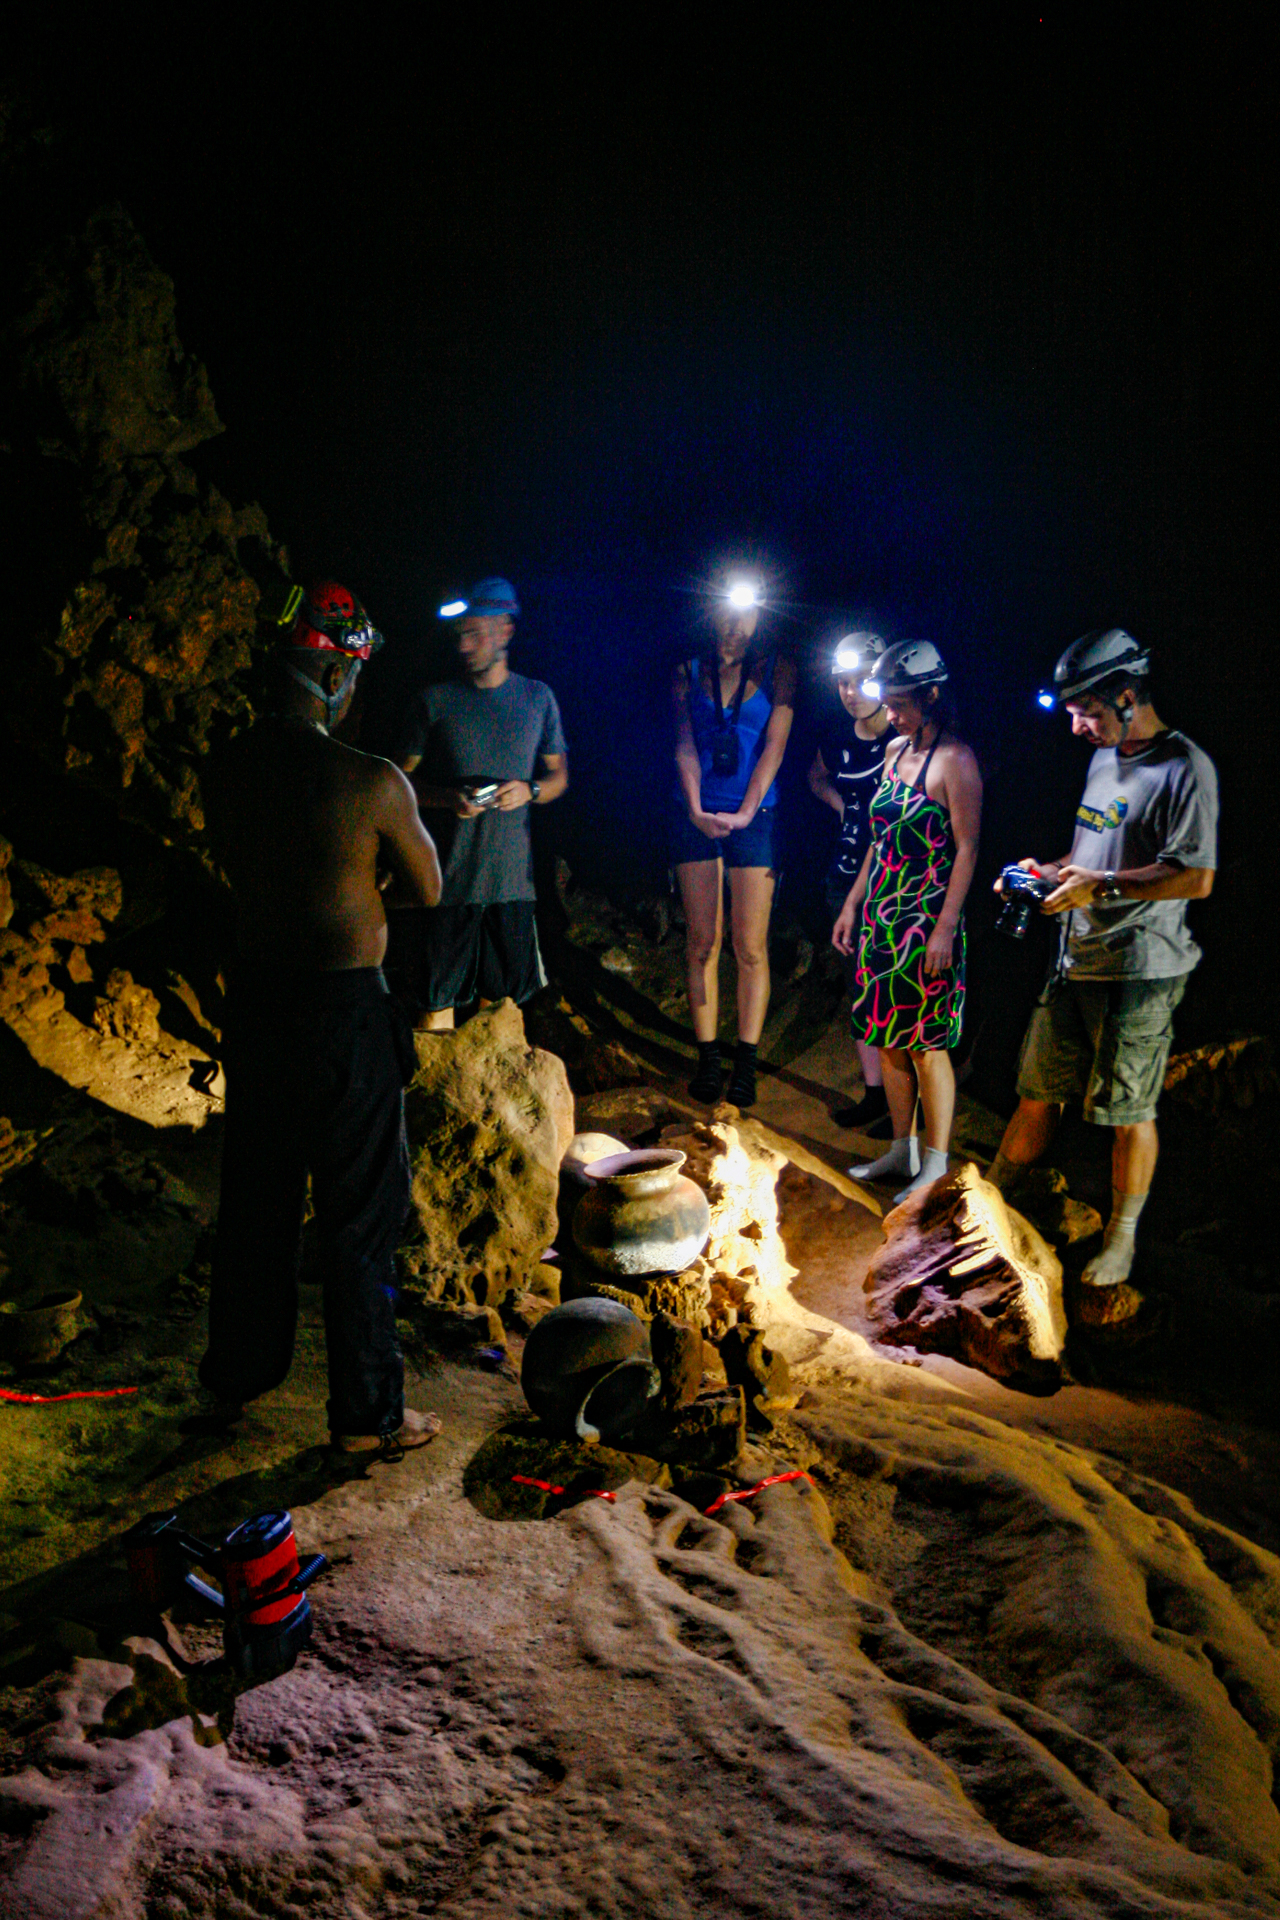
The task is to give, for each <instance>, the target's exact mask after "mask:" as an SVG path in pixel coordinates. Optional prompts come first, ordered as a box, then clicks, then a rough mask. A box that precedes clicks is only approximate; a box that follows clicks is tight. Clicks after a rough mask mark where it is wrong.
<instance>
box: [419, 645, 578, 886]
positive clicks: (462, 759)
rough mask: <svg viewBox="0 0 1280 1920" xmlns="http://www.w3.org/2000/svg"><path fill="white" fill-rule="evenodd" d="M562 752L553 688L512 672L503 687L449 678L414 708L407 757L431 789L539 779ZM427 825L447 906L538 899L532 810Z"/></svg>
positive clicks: (432, 817) (434, 814)
mask: <svg viewBox="0 0 1280 1920" xmlns="http://www.w3.org/2000/svg"><path fill="white" fill-rule="evenodd" d="M564 751H565V744H564V729H563V728H562V726H561V724H560V709H559V708H558V707H557V705H556V697H555V695H554V694H553V693H552V691H551V689H550V687H548V686H545V685H544V684H543V682H542V681H541V680H527V679H526V678H525V676H524V675H523V674H522V673H509V674H508V675H507V677H506V679H505V680H504V681H503V682H502V685H501V686H500V687H476V686H472V685H471V683H470V682H469V681H456V680H455V681H447V682H445V683H444V684H442V685H440V686H432V687H424V688H423V689H422V691H421V692H420V693H419V694H418V696H417V699H416V700H415V701H414V704H413V710H412V714H411V717H410V722H409V729H408V735H407V738H406V741H405V748H404V757H405V758H406V759H407V758H408V757H409V756H410V755H412V754H418V755H419V756H420V758H421V761H422V765H421V768H420V769H419V770H418V771H419V774H420V777H421V779H422V781H423V784H424V785H425V786H431V787H453V786H457V785H458V784H459V782H461V781H463V780H470V779H490V780H533V779H536V778H537V773H538V765H539V762H540V761H541V760H542V759H544V758H545V757H546V756H547V755H548V754H561V753H563V752H564ZM424 818H425V820H426V823H427V826H428V828H429V829H430V832H431V835H432V837H433V838H434V840H435V841H436V844H437V846H438V848H439V851H440V861H441V865H442V866H443V868H444V890H443V892H442V893H441V895H440V904H441V906H446V907H459V906H493V905H496V904H497V903H498V902H499V901H503V900H532V899H533V898H534V897H535V895H534V888H533V852H532V847H531V844H530V840H529V809H528V807H514V808H512V809H511V811H510V812H507V813H499V812H498V811H497V810H496V809H493V808H491V809H489V810H488V811H487V812H485V813H482V814H479V815H478V816H477V817H476V818H475V819H474V820H459V819H458V817H457V815H456V814H452V813H445V812H443V811H441V810H440V809H438V808H431V809H430V810H429V811H425V810H424Z"/></svg>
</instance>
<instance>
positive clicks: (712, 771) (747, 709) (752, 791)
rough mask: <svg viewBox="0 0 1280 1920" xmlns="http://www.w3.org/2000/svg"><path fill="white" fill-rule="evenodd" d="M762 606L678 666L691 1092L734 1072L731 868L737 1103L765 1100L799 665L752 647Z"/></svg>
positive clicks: (677, 826)
mask: <svg viewBox="0 0 1280 1920" xmlns="http://www.w3.org/2000/svg"><path fill="white" fill-rule="evenodd" d="M759 618H760V610H759V607H758V606H749V607H745V608H737V607H734V606H731V605H730V603H729V601H728V600H727V599H726V600H723V601H720V602H719V603H718V604H717V608H716V612H715V615H714V622H715V645H714V648H713V649H712V651H711V653H710V654H709V655H707V656H706V657H705V658H702V659H694V660H690V661H688V662H686V663H682V664H681V665H680V666H679V667H677V669H676V674H675V682H674V686H673V689H672V692H673V699H674V702H675V714H676V774H677V778H678V781H679V792H678V800H677V806H676V818H675V822H674V830H673V836H672V837H673V848H672V860H673V864H674V866H675V870H676V879H677V881H678V883H679V886H680V897H681V900H682V901H683V903H684V914H685V924H686V927H687V929H688V931H687V945H686V960H687V964H688V983H689V1012H690V1015H691V1017H692V1020H693V1031H694V1037H695V1038H696V1040H697V1042H698V1068H697V1072H696V1073H695V1075H694V1078H693V1080H692V1081H691V1082H690V1085H689V1091H690V1093H692V1094H693V1096H694V1098H695V1099H697V1100H705V1101H707V1102H708V1103H711V1102H714V1101H716V1100H718V1099H719V1098H720V1093H721V1089H722V1087H723V1086H724V1074H723V1070H722V1067H721V1063H720V1045H719V1040H718V1038H717V1031H718V1027H719V1018H720V995H719V978H720V976H719V967H720V943H721V939H722V936H723V930H724V875H725V871H726V869H727V870H728V874H729V919H730V930H731V936H732V939H733V952H734V958H735V959H736V961H737V963H738V1045H737V1051H736V1053H735V1055H734V1063H733V1072H732V1074H731V1076H730V1079H729V1085H728V1088H727V1089H726V1090H725V1092H726V1098H727V1099H729V1100H730V1101H731V1102H732V1103H733V1105H734V1106H735V1107H749V1106H752V1105H753V1104H754V1102H755V1097H756V1047H757V1045H758V1043H759V1040H760V1034H761V1031H762V1029H763V1027H764V1017H765V1013H766V1011H767V1009H768V1005H769V913H770V909H771V907H772V905H773V886H774V878H775V873H776V847H775V830H776V822H777V799H778V794H777V774H778V768H779V767H780V766H781V764H782V756H783V753H784V752H785V750H786V745H787V736H788V734H789V733H790V731H791V719H792V713H793V709H794V706H795V690H796V670H795V666H794V664H793V663H792V662H791V661H789V660H774V661H773V662H772V670H771V671H770V670H769V668H768V667H767V665H766V662H765V659H764V658H763V657H762V656H761V655H760V654H759V653H758V652H756V651H754V650H753V648H752V645H751V643H752V640H753V638H754V635H755V631H756V626H757V624H758V622H759Z"/></svg>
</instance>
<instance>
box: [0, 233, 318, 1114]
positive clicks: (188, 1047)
mask: <svg viewBox="0 0 1280 1920" xmlns="http://www.w3.org/2000/svg"><path fill="white" fill-rule="evenodd" d="M14 284H15V285H16V286H17V288H18V291H17V292H16V294H15V295H14V296H13V297H12V302H11V307H10V311H9V313H8V314H7V315H6V316H5V326H4V346H5V349H6V351H5V355H4V367H3V405H4V412H5V416H6V418H5V429H4V439H3V441H2V442H0V461H2V462H3V466H4V469H5V472H6V477H7V479H8V480H9V483H10V489H9V491H10V497H11V499H12V501H13V503H14V507H13V512H12V514H11V524H10V527H9V532H10V534H11V536H12V538H13V543H14V546H15V549H21V550H22V551H20V552H18V553H16V554H15V562H16V563H18V564H20V563H21V561H22V558H23V552H25V554H26V555H27V556H29V566H28V567H27V569H26V572H25V574H23V575H21V576H20V577H21V578H22V581H23V585H22V590H21V591H20V593H19V595H18V604H19V608H20V612H19V616H18V618H17V620H16V622H15V623H14V624H12V625H10V626H9V630H8V631H7V633H6V637H5V641H4V643H3V644H4V645H5V647H6V656H7V657H6V665H7V668H8V673H9V684H10V689H11V696H10V698H9V700H8V701H7V702H6V703H5V710H4V713H3V716H0V728H2V729H3V731H4V733H5V735H6V736H7V738H6V742H5V750H4V753H3V765H4V771H3V772H0V834H2V835H3V836H4V837H3V839H2V840H0V1019H2V1020H4V1022H5V1023H6V1024H7V1025H8V1026H9V1028H10V1029H11V1031H13V1032H14V1033H15V1034H16V1035H17V1036H18V1038H19V1039H20V1040H21V1041H22V1042H23V1044H24V1045H25V1046H26V1047H27V1048H28V1050H29V1051H30V1052H31V1053H32V1054H33V1056H34V1057H35V1058H36V1059H37V1061H38V1062H39V1063H40V1064H41V1065H45V1066H48V1067H51V1068H53V1070H54V1071H56V1072H58V1073H59V1074H60V1075H61V1076H62V1077H63V1078H64V1079H67V1080H69V1081H70V1082H71V1083H72V1084H74V1085H78V1086H82V1087H86V1088H88V1089H89V1090H90V1091H92V1092H93V1093H95V1095H97V1096H98V1097H99V1098H102V1099H104V1100H106V1102H107V1103H108V1104H110V1105H115V1106H123V1107H124V1108H125V1109H126V1110H127V1111H140V1112H142V1114H143V1117H145V1118H147V1119H149V1120H151V1121H152V1122H153V1123H154V1122H156V1121H160V1122H165V1121H169V1122H172V1121H181V1122H183V1123H185V1124H199V1122H200V1120H201V1119H202V1118H203V1117H204V1116H205V1114H206V1113H207V1112H208V1111H209V1110H210V1109H211V1107H212V1106H214V1105H216V1104H217V1090H216V1068H215V1067H214V1066H213V1065H212V1063H211V1057H210V1056H211V1054H213V1053H216V1045H217V1017H216V1004H215V1006H214V1007H213V1010H212V1013H210V1011H209V1010H208V1007H207V1005H206V1008H205V1009H203V1010H202V1008H201V1006H200V999H201V997H203V998H204V999H205V1000H206V1002H208V1000H209V998H210V993H211V991H212V986H211V983H212V979H213V976H214V974H215V972H216V959H215V958H214V956H213V954H212V952H210V953H207V954H206V955H204V956H203V958H204V960H205V962H206V965H205V967H204V981H203V982H202V984H201V986H200V987H199V988H197V986H196V985H194V984H193V979H192V977H188V976H193V975H194V974H195V973H196V972H198V971H199V970H200V969H199V966H198V964H197V965H196V966H195V967H191V966H189V967H188V968H187V970H186V973H185V974H179V975H178V976H176V978H175V976H174V974H173V972H172V969H171V968H170V969H163V968H162V970H161V971H162V973H163V974H164V978H151V979H146V978H142V979H139V978H135V977H134V970H135V969H136V965H137V963H136V960H135V958H134V954H135V953H136V951H137V943H136V942H133V943H132V946H131V950H130V955H129V964H128V965H121V963H120V955H119V954H117V952H116V951H115V948H116V947H117V946H118V945H120V943H121V942H122V940H123V938H124V936H125V935H132V934H135V933H136V932H137V930H138V929H139V928H141V927H145V926H146V925H147V923H148V922H151V923H154V922H156V921H157V920H159V919H162V918H163V916H164V914H165V913H166V911H167V910H168V909H169V907H170V905H171V902H172V899H173V896H174V894H175V892H181V891H183V890H184V889H187V890H189V889H190V888H191V887H192V886H193V885H194V886H196V887H199V886H200V885H201V879H200V877H199V876H200V875H201V874H203V876H204V880H205V883H206V884H207V885H208V887H209V898H210V900H214V899H215V898H216V880H215V878H214V875H213V868H212V861H211V858H210V855H209V851H208V845H207V839H206V832H205V824H206V823H205V814H204V805H203V799H202V793H201V775H202V770H203V768H204V766H205V764H206V762H207V758H208V755H209V753H210V752H211V750H213V749H214V748H215V747H216V746H217V744H218V742H219V741H220V740H223V739H225V738H227V737H229V736H230V735H231V734H232V733H234V732H235V731H236V730H237V729H238V728H239V727H241V726H243V725H245V724H246V723H247V722H248V721H249V720H250V719H251V718H252V714H253V709H254V701H255V697H257V695H258V691H259V688H260V684H261V666H262V660H263V654H264V652H265V646H266V640H265V629H264V627H263V625H262V617H263V616H264V614H265V615H266V617H267V618H270V617H272V616H273V615H274V614H276V613H278V611H279V609H280V607H281V606H282V604H283V600H284V596H285V593H286V591H287V584H288V583H287V569H288V558H287V555H286V553H285V551H284V549H283V548H281V547H279V546H278V545H276V544H275V543H274V542H273V541H272V539H271V536H270V532H269V529H268V527H267V522H266V517H265V515H264V514H263V512H262V509H261V508H260V507H258V506H257V505H255V504H250V505H248V506H242V507H236V506H233V505H232V504H231V503H230V502H229V501H227V500H226V499H224V498H223V496H222V495H221V494H220V493H219V491H218V489H217V488H216V487H214V486H213V485H211V484H210V483H209V482H207V481H205V480H202V479H201V478H200V477H199V476H198V475H197V473H196V472H195V471H194V470H193V469H192V468H191V466H189V465H188V464H187V463H186V462H185V461H184V460H183V458H182V457H181V456H182V455H184V454H188V453H190V452H191V451H192V450H193V449H194V448H196V447H198V446H199V445H200V444H201V443H202V442H205V441H207V440H209V439H210V438H211V437H212V436H213V435H215V434H218V433H220V432H221V431H222V424H221V422H220V421H219V419H218V416H217V413H216V410H215V407H214V402H213V396H212V394H211V392H210V390H209V384H208V380H207V377H206V374H205V370H204V368H203V366H201V365H200V364H199V363H198V362H196V361H195V360H193V359H192V357H191V356H190V355H188V354H187V353H186V352H185V350H184V348H183V346H182V343H181V341H180V339H179V337H178V333H177V328H176V315H175V294H174V287H173V282H172V281H171V280H170V278H169V276H168V275H167V274H165V273H164V272H163V271H162V270H161V269H160V268H159V267H158V266H157V265H156V263H155V262H154V261H153V260H152V258H151V256H150V254H149V253H148V251H147V248H146V245H145V243H144V241H143V239H142V237H141V235H140V234H139V233H138V231H137V229H136V227H135V226H134V224H133V222H132V221H131V219H130V217H129V215H128V214H127V212H126V211H125V210H124V209H123V208H121V207H119V206H108V207H103V208H100V209H99V210H98V211H96V212H94V213H93V214H92V215H91V216H90V218H89V219H88V221H87V222H86V223H85V224H84V225H83V226H82V227H81V229H80V230H79V231H77V232H75V233H72V234H68V235H66V236H64V237H63V238H61V239H59V240H57V241H56V242H54V243H53V244H51V245H49V246H47V247H46V248H45V249H44V250H43V251H42V252H40V253H39V254H38V256H37V257H35V258H34V259H32V260H31V261H30V262H29V263H28V266H27V268H26V271H25V273H24V274H20V275H16V276H15V280H14ZM86 855H87V856H88V858H87V859H86V858H85V856H86ZM196 917H197V918H207V920H208V921H209V922H211V923H212V922H214V921H216V919H217V917H218V915H217V911H216V910H214V911H212V912H210V913H208V914H207V915H198V916H196ZM145 947H146V943H145V942H144V943H143V950H144V951H145ZM144 971H145V969H144ZM213 997H214V999H215V1001H216V992H215V993H214V995H213ZM166 1000H167V1001H168V1003H169V1007H170V1008H171V1010H172V1017H170V1018H166V1006H165V1002H166ZM184 1006H185V1009H186V1012H185V1014H184V1012H183V1008H184ZM170 1026H172V1027H174V1028H175V1029H176V1030H175V1031H169V1027H170ZM130 1053H132V1055H133V1056H134V1059H135V1065H136V1060H137V1057H138V1056H141V1057H142V1058H143V1062H144V1071H143V1074H142V1077H141V1080H139V1076H138V1074H137V1072H136V1071H135V1072H133V1073H130V1072H127V1071H125V1067H126V1064H127V1056H128V1055H130Z"/></svg>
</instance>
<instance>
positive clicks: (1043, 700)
mask: <svg viewBox="0 0 1280 1920" xmlns="http://www.w3.org/2000/svg"><path fill="white" fill-rule="evenodd" d="M1057 704H1058V699H1057V695H1056V694H1052V693H1049V692H1047V691H1046V692H1044V693H1038V694H1037V695H1036V705H1037V706H1041V707H1043V708H1044V710H1045V712H1046V713H1052V711H1053V709H1054V708H1055V707H1056V706H1057Z"/></svg>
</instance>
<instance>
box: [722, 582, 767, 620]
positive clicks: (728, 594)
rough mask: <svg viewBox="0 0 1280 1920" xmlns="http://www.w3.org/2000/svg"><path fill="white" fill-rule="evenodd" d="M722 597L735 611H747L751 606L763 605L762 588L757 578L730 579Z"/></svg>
mask: <svg viewBox="0 0 1280 1920" xmlns="http://www.w3.org/2000/svg"><path fill="white" fill-rule="evenodd" d="M724 597H725V599H726V600H727V601H728V602H729V605H730V606H731V607H732V608H733V610H734V612H735V613H747V612H749V611H750V609H751V608H752V607H759V606H763V605H764V590H763V588H762V587H761V585H760V582H759V581H758V580H749V579H746V578H742V579H737V580H731V581H730V582H729V584H728V586H727V587H726V588H725V595H724Z"/></svg>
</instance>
